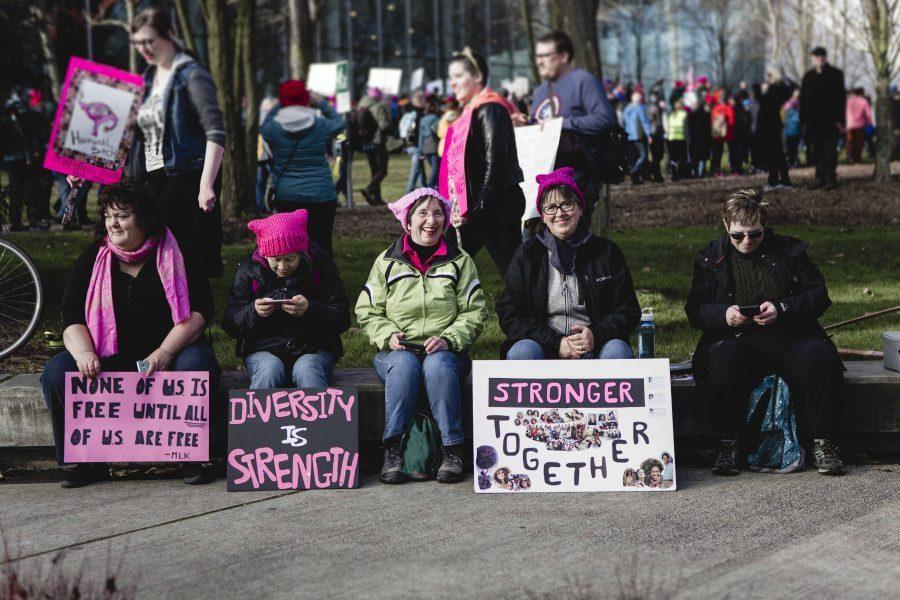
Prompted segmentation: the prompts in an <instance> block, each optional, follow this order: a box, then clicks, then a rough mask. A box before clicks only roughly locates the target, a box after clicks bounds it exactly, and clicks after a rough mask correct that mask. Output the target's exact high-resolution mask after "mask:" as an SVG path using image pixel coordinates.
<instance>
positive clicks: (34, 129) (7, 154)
mask: <svg viewBox="0 0 900 600" xmlns="http://www.w3.org/2000/svg"><path fill="white" fill-rule="evenodd" d="M0 132H2V133H0V158H2V163H3V168H4V169H5V170H6V172H7V174H8V175H9V180H8V184H7V185H8V186H9V221H10V223H9V226H10V231H26V230H27V229H28V227H25V226H24V225H22V208H23V207H24V208H25V212H26V214H27V216H28V224H29V226H30V228H31V229H32V230H35V231H46V230H47V229H49V228H50V193H51V190H52V188H53V184H52V181H51V177H50V173H49V172H48V171H45V170H44V169H43V167H42V166H41V165H42V164H43V160H44V151H45V150H46V144H47V140H48V139H49V138H50V119H49V116H48V114H47V111H46V110H45V107H44V103H43V98H42V96H41V95H40V92H39V91H38V90H31V91H30V92H29V91H26V90H23V89H18V90H17V89H13V90H11V91H10V92H9V96H8V97H6V98H4V102H3V112H2V117H0Z"/></svg>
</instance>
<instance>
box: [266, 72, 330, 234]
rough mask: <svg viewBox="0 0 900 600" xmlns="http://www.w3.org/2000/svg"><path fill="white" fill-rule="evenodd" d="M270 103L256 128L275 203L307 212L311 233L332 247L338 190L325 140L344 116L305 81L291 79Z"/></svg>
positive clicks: (282, 208)
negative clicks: (267, 161)
mask: <svg viewBox="0 0 900 600" xmlns="http://www.w3.org/2000/svg"><path fill="white" fill-rule="evenodd" d="M278 102H279V106H277V107H275V108H273V109H272V110H271V111H270V112H269V115H268V116H267V117H266V121H265V122H264V123H263V126H262V128H261V129H260V132H261V133H262V136H263V140H265V142H266V144H267V146H268V148H269V154H271V156H272V177H274V178H275V179H274V180H273V183H274V184H275V202H274V207H273V208H274V209H275V210H276V211H277V212H293V211H295V210H297V209H300V208H303V209H306V210H307V211H308V213H309V223H308V230H309V237H310V239H312V241H313V242H315V243H316V245H317V246H318V247H319V248H322V249H323V250H327V251H328V252H331V234H332V231H333V229H334V215H335V213H336V212H337V195H336V193H335V191H334V180H333V179H332V177H331V168H330V167H329V165H328V145H329V144H331V142H332V140H333V139H334V138H335V136H337V134H339V133H340V132H341V131H343V130H344V127H346V124H345V123H344V118H343V117H342V116H341V115H339V114H338V113H337V112H335V110H334V108H332V106H331V105H330V104H329V103H328V101H326V100H324V99H323V98H321V97H320V96H319V95H317V94H310V93H309V92H307V91H306V84H305V83H304V82H303V81H300V80H297V79H291V80H288V81H285V82H284V83H282V84H281V86H280V88H279V89H278Z"/></svg>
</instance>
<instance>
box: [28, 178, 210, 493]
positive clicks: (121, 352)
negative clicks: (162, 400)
mask: <svg viewBox="0 0 900 600" xmlns="http://www.w3.org/2000/svg"><path fill="white" fill-rule="evenodd" d="M100 215H101V219H100V222H99V224H98V227H97V232H96V241H95V242H94V243H93V244H91V246H90V247H89V248H88V249H87V250H85V251H84V252H83V253H82V255H81V256H80V257H79V258H78V260H76V261H75V265H74V266H73V267H72V269H71V271H70V272H69V280H68V282H67V284H66V288H65V291H64V292H63V298H62V303H61V312H62V315H61V316H62V326H63V341H64V342H65V346H66V349H65V350H64V351H62V352H60V353H59V354H57V355H56V356H54V357H53V358H51V359H50V362H48V363H47V366H46V367H44V372H43V374H42V375H41V386H42V388H43V392H44V400H45V402H46V403H47V407H48V408H49V409H50V414H51V416H52V419H53V438H54V444H55V445H56V457H57V460H58V461H59V464H64V463H65V462H66V460H65V456H63V454H64V450H63V449H64V447H65V446H64V440H63V435H64V431H65V429H64V427H65V422H64V407H65V395H66V394H65V381H66V373H67V372H73V371H77V372H80V373H81V374H82V375H84V376H86V377H89V378H94V377H96V376H97V375H99V374H100V372H101V371H134V370H135V369H136V368H140V369H141V370H146V372H147V374H148V375H149V374H153V373H154V372H156V371H208V372H209V373H210V380H211V381H213V382H215V381H216V380H217V378H218V375H219V364H218V362H217V361H216V356H215V354H214V353H213V350H212V348H211V347H210V345H209V343H208V342H207V340H206V338H205V337H204V336H203V329H204V327H205V326H206V323H208V322H209V320H210V318H211V317H212V310H213V301H212V289H211V288H210V285H209V279H208V278H207V277H206V271H205V270H204V269H203V266H202V264H200V261H199V259H198V258H197V257H196V256H195V255H194V253H193V252H192V251H191V250H190V248H188V247H182V246H180V245H179V243H178V242H177V241H176V240H175V237H174V236H173V235H172V232H171V231H169V229H168V228H166V226H165V225H164V224H163V223H162V220H161V218H160V216H159V214H158V212H157V211H156V206H155V201H154V198H153V195H152V193H151V192H150V190H149V189H148V188H147V187H146V186H144V185H141V184H133V183H118V184H115V185H112V186H109V187H107V188H105V189H104V190H103V193H102V194H101V195H100ZM213 387H215V384H213ZM210 395H211V397H213V396H212V393H211V394H210ZM210 407H211V410H212V411H213V415H212V416H213V421H215V416H216V412H217V411H216V407H215V405H214V404H212V403H211V405H210ZM188 464H189V463H185V483H205V482H207V481H208V479H207V476H206V473H205V472H204V471H202V470H200V469H199V468H198V467H199V465H196V464H194V465H191V466H190V467H188ZM103 478H105V465H97V464H96V463H93V464H77V465H76V467H75V469H74V470H72V471H70V472H69V473H68V475H67V476H66V479H65V480H64V481H63V482H62V486H63V487H81V486H83V485H87V484H88V483H90V482H92V481H96V480H98V479H103Z"/></svg>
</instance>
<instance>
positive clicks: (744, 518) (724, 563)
mask: <svg viewBox="0 0 900 600" xmlns="http://www.w3.org/2000/svg"><path fill="white" fill-rule="evenodd" d="M898 475H900V466H898V465H866V466H856V467H853V468H852V469H851V471H850V473H849V474H848V475H847V476H845V477H843V478H826V477H822V476H820V475H818V474H817V473H815V472H814V471H807V472H804V473H802V474H794V475H762V474H752V473H742V474H741V475H740V476H738V477H736V478H730V479H722V478H715V477H713V476H712V475H709V474H708V471H707V470H706V469H696V468H694V469H686V468H681V469H679V471H678V483H679V486H681V488H682V489H680V490H679V491H677V492H674V493H633V494H530V493H519V494H509V495H496V494H490V495H476V494H474V493H473V492H472V481H471V478H470V479H468V480H466V482H464V483H462V484H459V485H449V486H448V485H441V484H438V483H434V482H428V483H419V484H407V485H404V486H399V487H390V486H385V485H381V484H380V483H378V481H377V480H376V478H375V477H374V476H371V475H370V476H366V477H364V478H363V486H362V488H360V489H358V490H344V491H313V492H289V493H242V494H241V493H230V494H229V493H227V492H225V489H224V488H225V486H224V481H221V480H220V481H217V482H216V483H215V484H213V485H211V486H205V487H199V488H197V487H190V486H185V485H183V484H182V483H181V482H180V480H162V481H160V480H155V481H149V480H148V481H117V482H109V483H103V484H98V485H94V486H90V487H87V488H83V489H79V490H64V489H61V488H60V487H59V486H58V485H57V484H55V483H34V484H7V485H0V506H2V512H0V527H2V529H3V531H4V533H5V536H6V539H7V540H8V541H9V542H10V545H11V548H12V549H13V551H14V553H15V554H17V555H19V556H23V557H24V558H23V559H22V560H21V561H20V562H19V565H21V567H22V568H23V569H27V570H30V569H33V568H38V567H45V568H49V564H50V561H51V560H52V559H53V557H54V556H56V554H57V553H58V551H59V550H60V549H65V550H66V557H65V559H64V561H63V568H67V569H71V570H73V571H77V570H78V569H79V568H80V567H81V566H82V564H85V563H84V561H87V563H86V564H87V569H86V572H87V573H88V574H89V577H94V578H95V579H96V580H97V581H98V582H102V580H103V577H104V574H105V570H106V566H107V563H108V562H109V558H108V557H109V556H112V557H113V562H116V561H117V560H119V559H120V558H121V559H122V560H123V565H122V569H121V571H120V572H119V575H118V581H119V583H120V585H129V584H135V583H136V585H137V588H138V591H139V596H140V597H143V598H160V597H171V598H195V599H196V598H211V597H215V598H272V597H275V598H354V599H355V598H420V597H428V598H497V597H500V598H520V597H523V596H524V597H528V598H535V599H543V598H548V599H549V598H575V599H579V598H584V599H587V598H624V597H629V598H645V597H646V598H661V597H662V598H665V597H679V598H724V597H729V598H871V597H876V596H878V595H881V596H883V597H886V598H890V597H897V594H898V587H900V586H898V584H897V579H898V577H900V476H898ZM100 585H102V583H101V584H100Z"/></svg>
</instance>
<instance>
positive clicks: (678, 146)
mask: <svg viewBox="0 0 900 600" xmlns="http://www.w3.org/2000/svg"><path fill="white" fill-rule="evenodd" d="M669 169H670V171H671V173H672V181H678V180H679V179H681V178H683V177H687V176H688V175H690V167H689V166H688V157H687V142H685V141H684V140H672V141H670V142H669Z"/></svg>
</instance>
